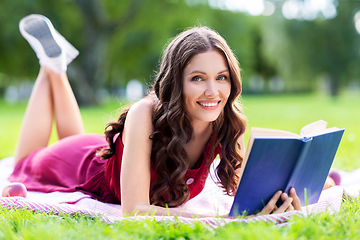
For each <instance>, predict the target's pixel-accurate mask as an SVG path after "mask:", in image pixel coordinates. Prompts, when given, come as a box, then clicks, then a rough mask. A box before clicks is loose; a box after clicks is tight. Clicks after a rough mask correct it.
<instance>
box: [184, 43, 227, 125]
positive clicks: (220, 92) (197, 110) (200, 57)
mask: <svg viewBox="0 0 360 240" xmlns="http://www.w3.org/2000/svg"><path fill="white" fill-rule="evenodd" d="M183 83H184V84H183V101H184V105H185V112H186V113H187V114H188V116H189V118H190V119H189V120H190V122H191V123H192V124H194V121H203V122H212V121H215V120H216V119H217V118H218V117H219V115H220V113H221V111H222V110H223V109H224V107H225V104H226V102H227V99H228V97H229V95H230V91H231V82H230V72H229V68H228V64H227V61H226V59H225V57H224V56H223V55H222V54H221V53H220V52H219V51H217V50H209V51H206V52H204V53H199V54H197V55H195V56H194V57H193V58H192V59H191V60H190V62H189V63H188V65H187V66H186V67H185V68H184V72H183Z"/></svg>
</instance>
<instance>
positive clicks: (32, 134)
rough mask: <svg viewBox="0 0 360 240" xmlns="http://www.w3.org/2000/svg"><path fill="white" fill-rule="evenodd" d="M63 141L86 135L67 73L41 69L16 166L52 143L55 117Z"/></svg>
mask: <svg viewBox="0 0 360 240" xmlns="http://www.w3.org/2000/svg"><path fill="white" fill-rule="evenodd" d="M54 115H55V122H56V128H57V132H58V136H59V139H62V138H65V137H68V136H71V135H75V134H81V133H84V126H83V122H82V118H81V114H80V110H79V106H78V105H77V102H76V99H75V96H74V93H73V91H72V89H71V87H70V84H69V81H68V78H67V75H66V73H62V74H57V73H54V72H53V71H52V70H50V69H49V68H47V67H41V69H40V73H39V76H38V78H37V79H36V82H35V85H34V88H33V91H32V93H31V96H30V99H29V103H28V106H27V108H26V111H25V116H24V119H23V122H22V125H21V129H20V135H19V140H18V143H17V147H16V151H15V156H14V158H15V164H16V163H17V162H18V161H19V160H20V159H22V158H23V157H26V156H27V155H29V154H30V153H31V152H33V151H34V150H36V149H38V148H41V147H46V146H47V145H48V143H49V139H50V135H51V129H52V122H53V116H54Z"/></svg>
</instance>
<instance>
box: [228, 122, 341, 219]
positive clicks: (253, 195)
mask: <svg viewBox="0 0 360 240" xmlns="http://www.w3.org/2000/svg"><path fill="white" fill-rule="evenodd" d="M343 133H344V129H338V128H328V129H326V122H324V121H322V120H320V121H318V122H315V123H312V124H309V125H308V126H306V127H304V128H303V129H302V133H301V135H296V134H293V133H289V132H285V131H280V130H274V131H273V130H271V129H260V128H256V129H251V133H250V139H249V142H248V149H247V152H246V155H245V158H244V162H243V166H242V172H241V174H240V182H239V186H238V189H237V192H236V195H235V198H234V203H233V205H232V208H231V211H230V214H229V216H238V215H242V214H243V213H245V212H246V214H247V215H251V214H255V213H257V212H259V211H261V210H262V209H263V207H264V206H265V205H266V204H267V203H268V202H269V200H270V199H271V198H272V196H273V195H274V194H275V192H277V191H278V190H281V191H283V192H286V193H289V190H290V188H291V187H294V188H295V189H296V192H297V195H298V197H299V198H300V201H301V206H305V204H306V203H307V204H313V203H316V202H317V201H318V199H319V196H320V193H321V191H322V189H323V186H324V183H325V181H326V178H327V175H328V173H329V170H330V168H331V165H332V162H333V160H334V157H335V154H336V152H337V149H338V146H339V144H340V141H341V138H342V135H343ZM305 193H306V194H305ZM305 195H306V196H305Z"/></svg>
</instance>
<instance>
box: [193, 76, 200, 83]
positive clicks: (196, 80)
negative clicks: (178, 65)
mask: <svg viewBox="0 0 360 240" xmlns="http://www.w3.org/2000/svg"><path fill="white" fill-rule="evenodd" d="M191 81H194V82H200V81H201V77H198V76H195V77H193V78H192V79H191Z"/></svg>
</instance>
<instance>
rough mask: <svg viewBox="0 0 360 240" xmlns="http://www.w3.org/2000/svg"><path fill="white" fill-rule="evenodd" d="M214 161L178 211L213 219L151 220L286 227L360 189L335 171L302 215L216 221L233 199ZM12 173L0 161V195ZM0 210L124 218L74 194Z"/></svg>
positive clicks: (7, 201)
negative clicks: (217, 178) (333, 182)
mask: <svg viewBox="0 0 360 240" xmlns="http://www.w3.org/2000/svg"><path fill="white" fill-rule="evenodd" d="M217 163H218V161H214V164H213V165H212V167H211V171H210V176H209V177H208V179H207V181H206V184H205V188H204V190H203V191H202V192H201V193H200V194H199V195H198V196H196V197H195V198H193V199H191V200H190V201H188V202H187V203H186V204H184V205H183V206H181V207H179V209H181V210H182V211H186V212H192V213H196V214H207V215H210V216H213V217H208V218H198V219H193V218H184V217H178V218H174V217H158V216H152V217H151V218H155V219H156V220H159V221H162V220H174V221H181V222H184V223H193V222H194V221H202V222H205V223H207V224H209V225H210V226H213V227H217V226H221V225H223V224H225V223H228V222H234V221H236V222H245V223H246V222H257V221H266V222H271V223H276V224H279V223H286V222H287V221H288V220H289V219H290V218H291V217H292V216H294V215H297V216H306V215H307V214H309V213H315V212H321V211H329V212H334V211H339V209H340V205H341V201H342V196H343V193H344V192H345V193H346V194H347V195H349V196H354V195H355V194H357V193H358V192H359V189H360V174H358V173H360V170H359V172H355V171H354V172H353V173H346V172H342V171H336V173H338V174H339V176H341V183H340V184H341V186H336V187H333V188H330V189H328V190H325V191H323V193H322V194H321V196H320V199H319V202H318V203H316V204H313V205H309V206H307V207H303V210H302V211H293V212H287V213H282V214H272V215H267V216H257V217H251V218H247V219H241V218H236V219H228V218H220V217H216V216H219V215H225V214H227V213H228V212H229V210H230V208H231V204H232V202H233V197H229V196H227V195H224V194H223V193H222V191H221V189H220V188H219V187H218V186H217V185H216V184H215V183H214V181H213V180H212V179H213V176H214V172H213V170H214V169H215V167H216V164H217ZM12 169H13V159H12V158H11V157H10V158H5V159H3V160H1V161H0V191H2V189H3V188H4V187H5V186H6V185H7V184H9V181H8V180H7V177H8V176H9V175H10V173H11V172H12ZM0 206H3V207H6V208H9V209H10V208H27V209H30V210H34V211H42V212H47V213H50V212H51V213H54V214H57V213H59V212H62V213H68V214H75V213H83V214H88V215H91V216H100V218H102V219H103V220H104V221H106V222H115V221H121V220H122V219H124V217H123V216H122V215H121V206H120V205H115V204H107V203H102V202H99V201H96V200H94V199H91V198H90V196H88V195H85V194H83V193H81V192H74V193H62V192H54V193H40V192H31V191H30V192H28V195H27V198H21V197H12V198H10V197H0ZM144 218H150V216H135V217H127V219H135V220H141V219H144Z"/></svg>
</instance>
